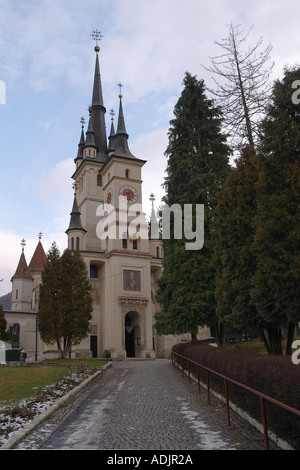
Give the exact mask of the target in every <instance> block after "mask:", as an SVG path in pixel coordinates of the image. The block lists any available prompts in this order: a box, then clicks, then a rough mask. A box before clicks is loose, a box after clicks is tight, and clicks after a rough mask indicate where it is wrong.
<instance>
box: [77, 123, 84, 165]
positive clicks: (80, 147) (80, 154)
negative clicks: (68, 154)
mask: <svg viewBox="0 0 300 470" xmlns="http://www.w3.org/2000/svg"><path fill="white" fill-rule="evenodd" d="M80 122H81V136H80V141H79V144H78V152H77V157H76V158H75V162H76V161H77V160H82V159H83V147H84V145H85V139H84V130H83V129H84V123H85V120H84V117H82V118H81V119H80Z"/></svg>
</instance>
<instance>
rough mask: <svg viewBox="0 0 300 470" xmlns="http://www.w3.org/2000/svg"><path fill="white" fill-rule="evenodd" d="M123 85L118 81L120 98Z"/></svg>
mask: <svg viewBox="0 0 300 470" xmlns="http://www.w3.org/2000/svg"><path fill="white" fill-rule="evenodd" d="M123 86H124V85H122V83H121V82H119V83H118V87H120V94H119V98H122V87H123Z"/></svg>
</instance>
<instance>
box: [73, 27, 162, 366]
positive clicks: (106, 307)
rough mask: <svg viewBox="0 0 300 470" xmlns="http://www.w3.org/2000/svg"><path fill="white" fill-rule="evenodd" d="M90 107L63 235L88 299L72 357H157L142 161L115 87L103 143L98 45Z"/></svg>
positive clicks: (155, 263)
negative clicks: (84, 332)
mask: <svg viewBox="0 0 300 470" xmlns="http://www.w3.org/2000/svg"><path fill="white" fill-rule="evenodd" d="M94 37H95V39H96V41H97V45H96V47H95V52H96V64H95V75H94V86H93V95H92V104H91V106H90V107H89V121H88V128H87V131H86V133H84V119H83V118H82V119H81V123H82V130H81V136H80V141H79V145H78V153H77V156H76V158H75V160H74V162H75V172H74V174H73V176H72V178H73V179H74V181H75V183H74V186H75V196H74V202H73V209H72V212H71V214H70V215H71V218H70V224H69V228H68V229H67V231H66V233H67V236H68V248H69V249H70V250H74V249H76V250H79V252H80V253H81V255H82V257H83V259H84V261H85V263H86V266H87V270H88V273H89V277H90V283H91V286H92V295H93V312H92V320H91V325H90V334H89V336H88V338H86V340H84V341H82V343H81V344H80V345H79V346H78V348H77V349H76V351H73V354H75V355H77V356H78V355H84V356H86V355H92V356H93V357H103V356H107V357H111V358H112V359H114V358H115V359H123V358H126V357H140V358H154V357H155V356H159V355H160V354H161V353H160V352H159V350H160V349H162V348H161V346H160V342H161V340H160V339H158V338H157V336H156V334H155V331H154V328H153V325H154V314H155V311H156V310H157V308H158V306H157V304H156V303H155V300H154V299H155V293H156V292H155V291H156V279H157V278H158V277H159V276H160V272H161V264H162V263H161V262H162V260H161V246H160V240H157V239H156V240H150V239H149V236H148V228H147V227H146V219H145V214H144V213H143V209H142V169H143V166H144V165H145V163H146V161H145V160H144V159H141V158H137V157H136V156H134V155H133V154H132V153H131V151H130V149H129V145H128V137H129V136H128V134H127V131H126V126H125V119H124V112H123V103H122V98H123V97H122V93H121V87H122V85H121V84H119V87H120V93H119V113H118V120H117V130H116V131H115V127H114V119H113V115H114V112H113V111H111V115H112V120H111V130H110V135H109V137H108V142H107V138H106V127H105V113H106V109H105V107H104V104H103V97H102V87H101V77H100V65H99V52H100V47H99V45H98V40H99V39H100V38H101V35H100V33H99V32H98V31H95V32H94Z"/></svg>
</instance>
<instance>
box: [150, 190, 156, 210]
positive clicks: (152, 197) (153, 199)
mask: <svg viewBox="0 0 300 470" xmlns="http://www.w3.org/2000/svg"><path fill="white" fill-rule="evenodd" d="M149 199H150V201H151V202H152V207H153V206H154V201H155V196H154V194H153V193H151V194H150V197H149Z"/></svg>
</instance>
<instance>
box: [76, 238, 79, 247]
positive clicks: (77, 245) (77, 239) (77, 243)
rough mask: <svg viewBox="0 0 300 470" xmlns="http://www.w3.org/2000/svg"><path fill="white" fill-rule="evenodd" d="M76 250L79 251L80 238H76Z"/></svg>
mask: <svg viewBox="0 0 300 470" xmlns="http://www.w3.org/2000/svg"><path fill="white" fill-rule="evenodd" d="M76 250H79V237H77V238H76Z"/></svg>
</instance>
